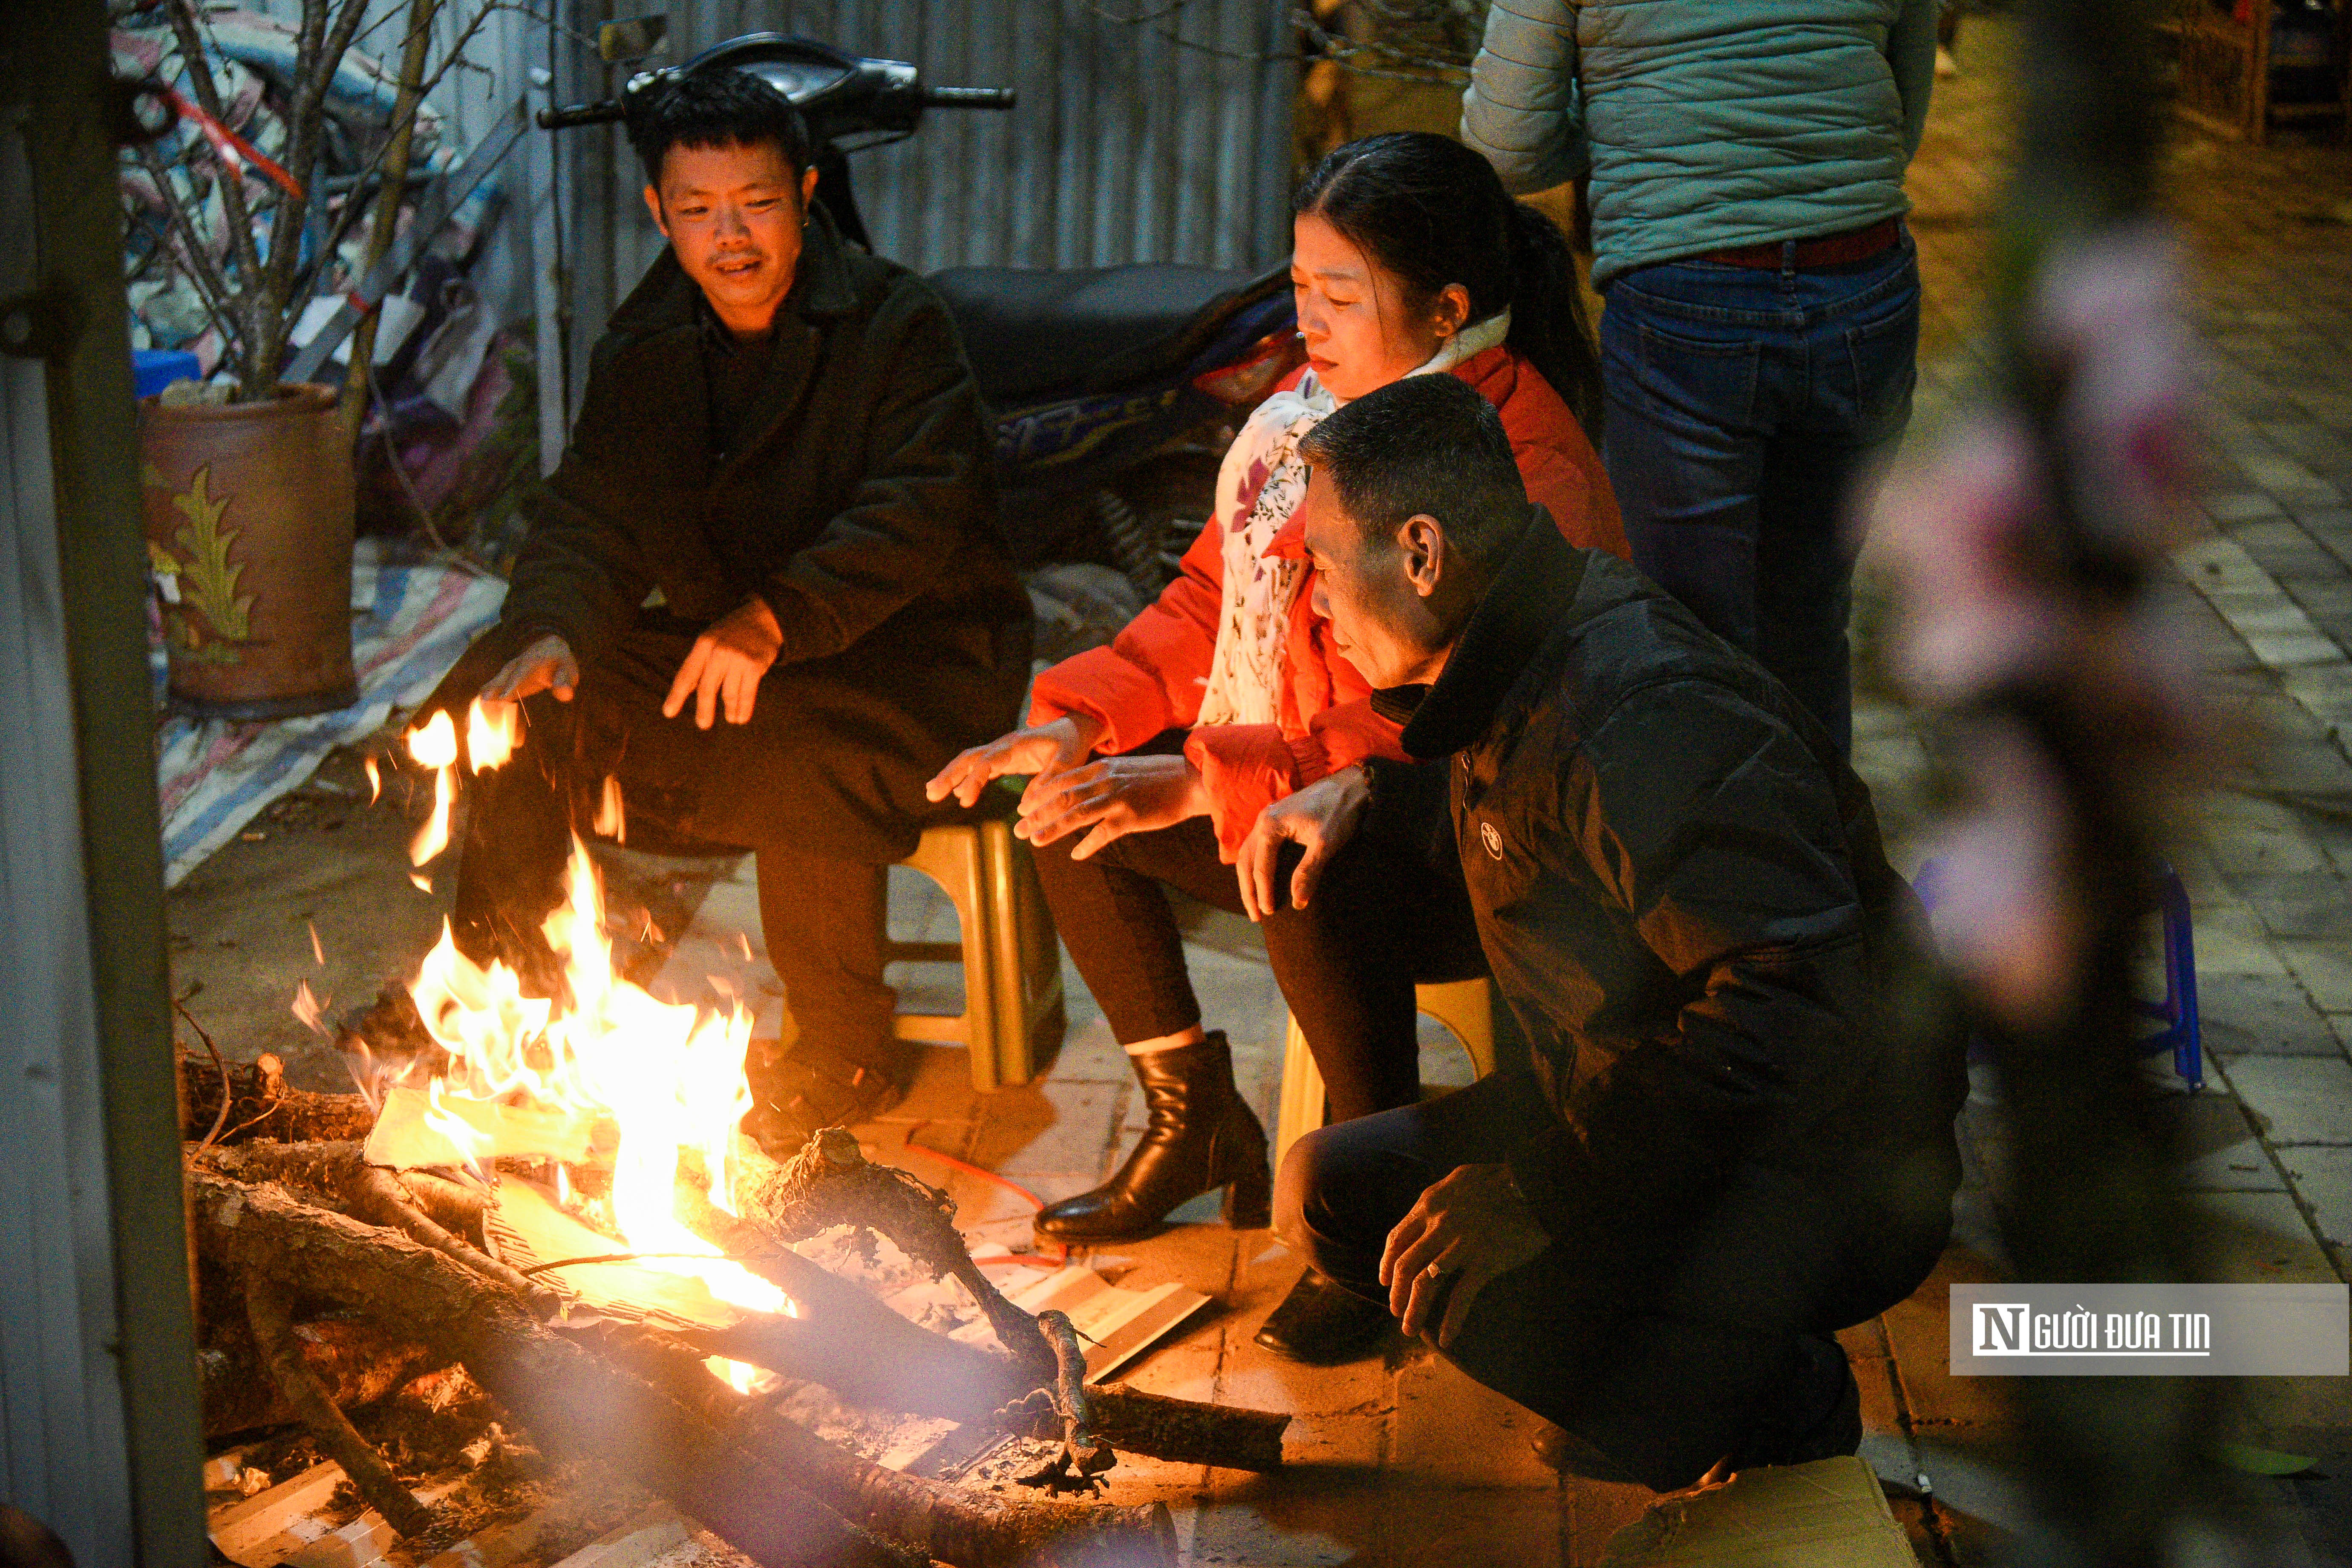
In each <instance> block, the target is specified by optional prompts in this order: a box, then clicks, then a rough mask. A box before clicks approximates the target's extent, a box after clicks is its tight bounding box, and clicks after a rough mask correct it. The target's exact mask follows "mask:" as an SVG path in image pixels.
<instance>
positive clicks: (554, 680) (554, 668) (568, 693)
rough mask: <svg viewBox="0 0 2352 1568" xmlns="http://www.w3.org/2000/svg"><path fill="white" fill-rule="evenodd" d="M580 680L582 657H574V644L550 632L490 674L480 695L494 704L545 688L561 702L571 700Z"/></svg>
mask: <svg viewBox="0 0 2352 1568" xmlns="http://www.w3.org/2000/svg"><path fill="white" fill-rule="evenodd" d="M579 684H580V661H579V660H578V659H576V658H572V645H571V644H570V643H568V642H565V641H564V640H563V639H562V637H557V636H556V635H555V634H554V633H552V632H550V633H549V634H548V635H547V636H545V637H541V638H539V639H538V640H537V641H535V642H533V643H532V644H531V645H530V647H527V648H525V649H523V650H522V651H521V652H520V653H519V654H517V655H515V656H514V657H513V658H510V659H509V660H507V663H506V668H503V669H501V670H499V672H498V673H497V674H496V675H493V676H492V677H490V679H488V681H487V682H485V683H484V685H483V687H482V689H481V691H480V693H479V694H478V695H479V696H480V698H481V700H482V701H483V702H484V703H486V704H488V706H490V707H494V708H495V707H497V706H499V704H501V703H508V702H520V701H521V700H523V699H524V698H526V697H536V696H538V695H539V694H540V693H541V692H542V691H552V692H554V693H555V700H557V701H558V702H569V701H571V700H572V690H573V689H574V688H576V687H577V686H578V685H579Z"/></svg>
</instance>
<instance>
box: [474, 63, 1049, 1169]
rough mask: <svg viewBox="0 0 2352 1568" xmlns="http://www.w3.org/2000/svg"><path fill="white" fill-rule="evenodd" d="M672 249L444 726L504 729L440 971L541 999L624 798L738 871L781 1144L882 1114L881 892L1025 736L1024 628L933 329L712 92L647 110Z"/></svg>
mask: <svg viewBox="0 0 2352 1568" xmlns="http://www.w3.org/2000/svg"><path fill="white" fill-rule="evenodd" d="M629 133H630V140H631V142H633V144H634V145H635V149H636V152H637V154H638V156H639V158H640V159H641V160H642V161H643V163H644V164H645V170H646V205H648V206H649V207H650V208H651V209H652V212H653V216H654V221H655V223H656V225H657V226H659V227H660V229H661V231H662V234H663V235H664V236H665V237H667V239H668V240H669V242H670V243H669V247H668V248H667V249H665V250H664V251H663V252H662V254H661V256H660V257H659V258H657V259H656V261H655V262H654V264H653V267H652V268H651V269H650V270H649V271H648V272H647V273H646V277H645V279H644V280H643V281H642V282H640V283H639V284H638V285H637V287H636V289H635V292H633V293H632V294H631V295H630V296H629V298H628V299H627V300H625V301H624V302H623V304H622V305H621V308H620V309H619V310H616V311H614V314H613V318H612V321H611V322H610V324H609V326H608V329H607V331H605V333H604V337H603V338H602V339H601V340H600V341H599V342H597V344H596V347H595V351H594V353H593V357H592V358H591V360H590V368H589V372H588V386H587V392H586V395H585V396H584V398H583V402H582V405H581V409H580V415H579V418H578V420H577V421H576V422H575V423H574V425H573V426H572V441H571V445H570V446H569V447H568V448H567V449H566V450H565V452H564V454H563V461H562V466H560V467H559V468H557V469H556V470H555V472H554V474H553V475H551V477H550V478H549V479H548V482H547V485H546V487H545V489H543V490H541V491H540V492H539V493H538V494H537V495H536V496H535V497H534V498H533V500H532V501H531V503H530V504H531V508H532V511H531V516H530V533H529V535H528V537H527V538H526V540H525V542H524V543H523V546H522V550H521V552H520V555H519V557H518V558H517V560H516V562H515V567H514V579H513V584H512V586H511V587H510V589H509V592H508V595H507V600H506V605H505V609H504V611H503V613H502V614H501V616H500V617H499V624H498V626H496V627H495V628H493V629H492V630H491V631H490V632H489V633H488V634H487V635H486V636H484V637H482V639H481V640H480V641H478V643H476V645H475V646H474V647H473V648H472V649H471V650H470V651H469V652H468V653H467V656H466V658H464V659H462V660H460V661H459V663H458V665H457V668H456V669H454V670H453V671H452V672H451V673H450V676H449V678H448V679H446V680H445V681H444V682H443V683H442V686H441V689H440V690H439V691H438V692H436V695H435V697H434V699H433V703H434V704H435V705H438V706H444V707H457V708H462V707H463V706H464V704H465V703H466V702H467V700H468V699H470V698H472V697H473V696H475V695H476V694H477V693H478V694H479V695H480V696H481V698H482V699H483V700H484V701H485V702H486V703H491V704H499V703H520V704H521V706H522V710H523V713H524V715H525V719H526V734H525V739H524V742H523V746H522V749H521V751H520V752H518V753H517V755H516V757H515V760H514V761H513V762H512V763H509V765H507V766H505V767H502V768H499V769H497V770H496V771H494V772H488V773H480V774H478V775H476V778H475V780H474V782H473V784H472V785H471V786H470V791H469V793H470V795H471V803H472V812H471V819H470V822H469V825H468V827H467V834H466V837H465V843H464V853H463V858H462V859H461V861H460V863H459V866H458V872H457V899H456V903H457V908H456V910H455V912H454V917H453V924H454V927H455V931H456V936H457V944H458V946H459V947H461V948H462V949H464V950H465V951H466V952H467V953H468V954H469V955H471V956H473V957H475V958H477V959H482V958H487V957H490V956H497V957H501V958H504V959H506V960H507V961H508V962H509V963H513V964H515V965H516V966H517V967H518V968H520V969H521V970H522V971H523V972H524V973H525V975H526V977H527V984H530V986H531V987H532V988H533V994H549V993H548V992H547V990H546V989H545V987H546V985H547V984H548V978H547V975H546V973H545V971H546V969H547V968H548V966H549V964H550V963H551V955H550V954H549V952H548V949H547V943H546V941H545V939H544V938H543V937H542V936H541V933H540V922H541V920H542V919H543V918H544V917H545V915H546V914H547V911H548V910H549V909H551V907H552V906H553V905H554V904H555V903H556V902H558V901H559V900H560V899H561V898H562V880H561V878H562V870H563V866H564V860H565V857H566V854H567V851H568V849H569V846H570V842H571V834H572V832H573V831H575V830H577V831H583V832H584V831H585V830H586V829H587V828H588V827H590V826H592V825H593V824H594V823H596V822H597V821H599V820H600V817H601V819H602V820H603V821H604V822H605V823H606V824H607V830H609V827H610V826H611V825H612V823H613V821H614V816H613V814H612V813H610V812H609V811H605V810H602V809H601V808H603V807H604V803H605V801H606V799H607V797H608V796H609V795H611V794H613V793H615V792H617V794H618V795H619V796H620V803H621V811H620V813H619V822H620V824H621V825H622V826H625V830H626V833H627V838H626V841H627V842H629V843H632V844H635V845H639V846H645V845H647V844H648V843H651V844H653V845H655V846H656V847H661V846H668V847H688V848H690V847H732V848H739V849H750V850H754V851H757V853H758V857H759V879H760V920H761V927H762V931H763V933H764V935H765V937H766V941H767V947H768V952H769V956H770V957H771V958H772V960H773V961H774V963H775V967H776V971H777V973H778V974H779V975H780V976H781V977H782V980H783V983H784V991H785V1002H786V1005H787V1006H788V1007H789V1008H790V1010H791V1015H792V1019H793V1023H794V1024H795V1025H796V1026H797V1030H798V1040H797V1043H796V1044H795V1046H794V1047H793V1050H792V1052H791V1054H790V1055H788V1056H786V1057H784V1058H781V1059H777V1058H755V1059H754V1060H753V1061H752V1062H751V1063H750V1064H749V1066H750V1068H751V1088H752V1092H753V1096H754V1099H755V1100H756V1102H757V1103H756V1104H755V1106H754V1109H753V1112H752V1115H751V1118H750V1121H751V1128H752V1130H753V1131H755V1132H757V1133H758V1134H759V1135H760V1136H761V1138H762V1139H763V1140H764V1141H766V1142H770V1143H771V1144H772V1145H773V1146H779V1147H791V1148H797V1147H798V1146H799V1144H800V1142H802V1140H803V1139H804V1138H805V1137H806V1135H807V1134H808V1132H809V1131H812V1130H814V1129H815V1128H818V1127H822V1126H825V1125H827V1124H828V1123H831V1122H835V1121H862V1120H864V1119H865V1118H866V1117H868V1116H871V1115H873V1114H874V1113H875V1112H876V1111H877V1110H881V1109H882V1108H883V1107H884V1106H886V1105H887V1104H888V1103H889V1101H890V1100H891V1098H892V1097H893V1095H894V1094H895V1093H896V1087H895V1084H894V1081H893V1079H894V1077H895V1072H896V1068H897V1065H898V1064H897V1062H896V1061H895V1059H894V1050H895V1047H894V1043H893V1039H892V1035H893V1026H892V1015H893V1012H894V1010H895V997H894V994H893V993H892V992H891V991H890V989H889V987H888V986H887V985H886V984H884V983H883V958H884V950H883V945H882V904H883V887H884V884H883V875H884V868H886V867H887V866H888V865H889V864H890V863H891V862H893V861H896V860H899V859H902V858H905V857H906V856H907V855H908V854H909V853H911V852H912V851H913V849H914V847H915V845H916V843H917V841H918V839H919V837H920V835H921V832H922V829H923V827H924V826H926V825H927V824H929V823H931V822H935V821H938V820H940V819H941V818H942V817H943V816H952V815H954V808H953V806H952V805H951V804H950V805H948V806H947V807H945V808H944V809H943V808H942V807H941V806H940V805H934V804H932V803H931V802H930V801H929V800H928V799H927V798H926V796H925V795H924V793H923V784H924V781H926V780H928V779H929V777H930V776H931V775H932V774H933V773H937V772H938V771H939V770H940V767H941V766H942V765H943V764H944V763H946V762H947V760H948V759H949V758H950V757H952V756H954V755H955V754H956V753H957V752H960V751H961V750H963V749H964V748H965V747H967V746H973V745H977V744H979V743H980V742H982V741H985V740H987V739H989V738H991V737H992V736H995V735H999V734H1002V733H1003V732H1004V731H1005V730H1007V729H1008V728H1010V727H1011V726H1012V724H1013V721H1014V709H1015V704H1016V703H1017V702H1018V700H1019V699H1020V696H1021V690H1022V688H1023V686H1024V684H1025V683H1026V681H1027V679H1028V674H1029V641H1030V637H1029V633H1030V613H1029V601H1028V598H1027V596H1026V595H1024V593H1023V591H1022V588H1021V585H1020V583H1019V582H1018V581H1017V580H1016V579H1015V578H1014V576H1013V570H1012V566H1011V563H1010V562H1009V561H1008V559H1007V557H1006V553H1005V551H1004V548H1003V542H1002V540H1001V539H1000V537H999V533H998V528H997V520H996V509H995V494H994V485H993V480H992V468H991V465H992V452H991V434H990V429H989V426H988V423H987V420H986V418H985V416H984V415H983V413H982V407H981V402H980V395H979V392H978V389H977V388H976V386H975V385H974V384H973V381H972V376H971V368H970V367H969V366H968V365H967V364H966V363H965V361H964V355H963V350H962V348H961V344H960V343H959V342H958V340H957V337H956V331H955V325H954V322H953V321H951V320H950V318H949V315H948V311H947V308H946V306H945V305H944V304H942V303H941V301H940V299H939V297H938V296H937V295H936V294H934V293H933V292H932V291H931V289H930V288H929V285H927V284H926V283H924V282H923V280H922V279H919V278H917V277H915V276H914V275H913V274H912V273H909V272H908V271H907V270H906V268H901V267H898V266H895V265H893V264H891V263H890V262H887V261H883V260H880V259H877V258H874V257H871V256H867V255H866V254H865V253H863V252H862V251H859V250H857V249H856V248H854V247H850V246H848V245H845V244H844V243H843V242H842V240H841V238H840V237H839V236H838V235H836V234H835V230H834V227H833V224H832V222H831V220H830V219H829V218H827V216H825V214H824V210H823V209H822V208H821V207H817V206H814V205H812V204H811V197H812V196H813V195H814V191H815V185H816V177H817V176H816V169H815V167H814V163H813V161H812V157H811V153H812V148H811V144H810V142H809V139H808V132H807V130H806V128H805V127H804V126H803V123H802V121H801V118H800V115H799V114H798V112H797V111H796V110H794V109H793V106H792V104H791V103H790V102H788V101H787V100H785V99H784V98H783V97H782V95H781V94H779V93H777V92H776V91H775V90H773V89H771V88H770V87H768V86H767V85H766V84H765V83H763V82H761V81H760V80H759V79H757V78H754V77H751V76H749V75H746V74H744V73H742V72H740V71H736V70H734V69H731V68H725V67H718V68H705V69H704V70H702V71H699V72H696V73H694V74H691V75H688V76H686V77H684V78H681V79H678V80H677V81H675V82H673V83H671V84H670V85H669V86H668V87H667V88H666V89H660V90H657V91H655V92H652V93H650V94H648V95H646V97H645V98H644V99H643V100H640V102H639V105H638V107H637V108H636V109H635V110H634V111H633V115H632V119H631V122H630V125H629Z"/></svg>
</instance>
